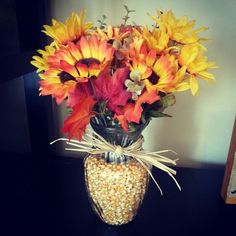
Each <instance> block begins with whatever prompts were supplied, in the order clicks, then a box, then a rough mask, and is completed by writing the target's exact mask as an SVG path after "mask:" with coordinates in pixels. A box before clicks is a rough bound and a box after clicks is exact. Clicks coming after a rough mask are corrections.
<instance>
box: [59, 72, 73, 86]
mask: <svg viewBox="0 0 236 236" xmlns="http://www.w3.org/2000/svg"><path fill="white" fill-rule="evenodd" d="M59 78H60V81H61V83H63V84H64V83H65V82H67V81H69V80H74V81H75V80H76V79H75V77H74V76H72V75H70V74H69V73H67V72H65V71H62V72H61V73H60V74H59Z"/></svg>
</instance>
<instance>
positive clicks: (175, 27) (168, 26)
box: [152, 10, 207, 44]
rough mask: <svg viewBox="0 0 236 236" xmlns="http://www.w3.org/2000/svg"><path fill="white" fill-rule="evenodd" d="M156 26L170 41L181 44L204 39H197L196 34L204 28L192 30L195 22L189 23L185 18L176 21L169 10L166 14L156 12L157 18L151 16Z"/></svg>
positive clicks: (204, 28)
mask: <svg viewBox="0 0 236 236" xmlns="http://www.w3.org/2000/svg"><path fill="white" fill-rule="evenodd" d="M152 18H153V19H154V21H155V22H156V23H157V24H158V26H159V28H160V30H161V32H166V33H167V34H168V35H169V37H170V39H172V40H173V41H175V42H178V43H182V44H189V43H195V42H197V41H199V40H203V39H205V38H199V36H198V33H200V32H201V31H204V30H206V29H207V28H206V27H201V28H199V29H195V30H194V29H193V28H194V26H195V21H194V20H192V21H189V20H188V17H187V16H183V17H181V18H180V19H176V18H175V16H174V14H173V12H172V11H171V10H169V11H167V12H158V16H152Z"/></svg>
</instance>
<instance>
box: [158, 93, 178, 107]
mask: <svg viewBox="0 0 236 236" xmlns="http://www.w3.org/2000/svg"><path fill="white" fill-rule="evenodd" d="M175 102H176V100H175V96H174V95H173V94H167V95H166V96H164V97H162V98H161V103H162V105H163V107H168V106H173V105H174V104H175Z"/></svg>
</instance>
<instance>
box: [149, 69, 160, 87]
mask: <svg viewBox="0 0 236 236" xmlns="http://www.w3.org/2000/svg"><path fill="white" fill-rule="evenodd" d="M159 78H160V77H159V76H158V75H156V74H155V73H154V72H152V74H151V76H150V77H149V78H148V80H149V81H150V82H151V83H152V84H157V82H158V80H159Z"/></svg>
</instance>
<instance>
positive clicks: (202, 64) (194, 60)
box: [179, 43, 217, 95]
mask: <svg viewBox="0 0 236 236" xmlns="http://www.w3.org/2000/svg"><path fill="white" fill-rule="evenodd" d="M179 64H180V65H182V66H185V67H186V71H187V73H188V74H189V79H190V88H191V92H192V94H193V95H195V94H197V92H198V81H197V77H198V78H199V77H200V78H202V79H204V80H207V81H214V80H215V77H214V75H213V74H211V73H209V72H208V69H211V68H217V66H215V63H214V62H211V61H208V59H207V57H206V56H204V48H202V47H201V45H199V44H197V43H195V44H189V45H185V46H183V47H182V49H181V51H180V55H179Z"/></svg>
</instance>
